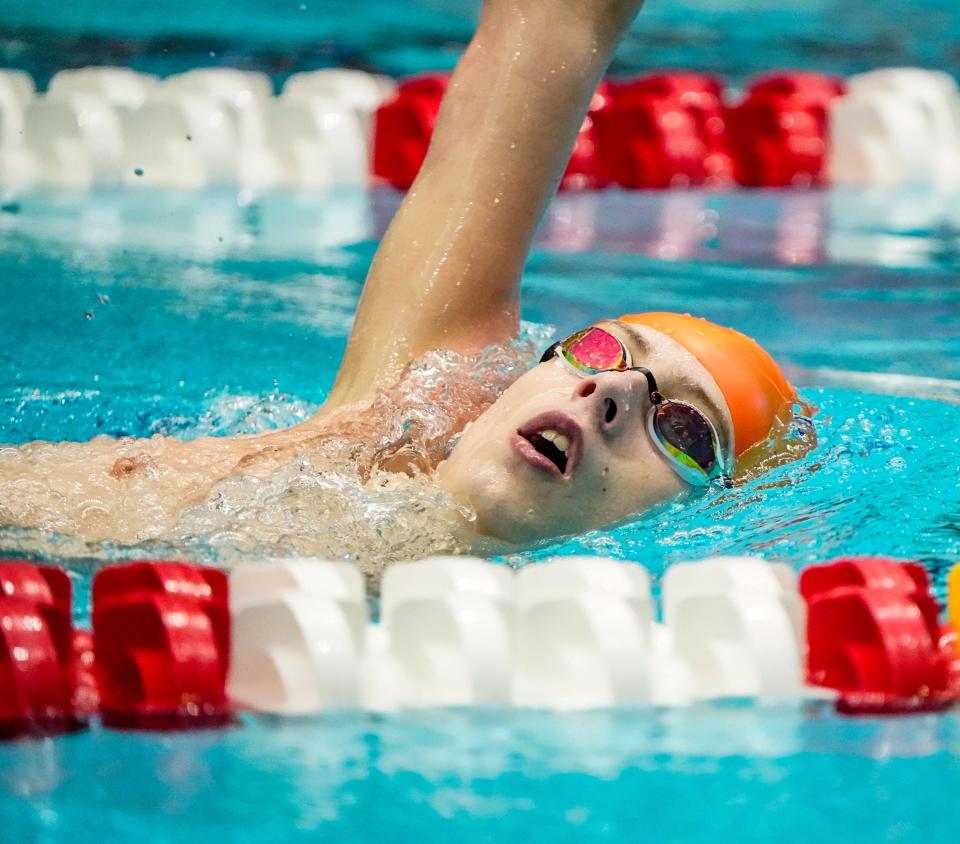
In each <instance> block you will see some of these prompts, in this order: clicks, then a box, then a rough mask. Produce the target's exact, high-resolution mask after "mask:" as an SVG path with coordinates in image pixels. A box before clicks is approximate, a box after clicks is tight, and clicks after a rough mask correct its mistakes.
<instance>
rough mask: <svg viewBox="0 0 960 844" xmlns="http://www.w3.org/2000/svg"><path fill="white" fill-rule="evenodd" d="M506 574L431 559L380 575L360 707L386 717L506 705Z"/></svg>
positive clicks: (509, 643)
mask: <svg viewBox="0 0 960 844" xmlns="http://www.w3.org/2000/svg"><path fill="white" fill-rule="evenodd" d="M513 590H514V581H513V572H512V570H511V569H509V568H507V567H506V566H503V565H497V564H494V563H488V562H485V561H483V560H479V559H474V558H470V557H432V558H428V559H426V560H421V561H419V562H415V563H400V564H396V565H393V566H391V567H390V568H388V569H387V570H386V572H385V573H384V576H383V581H382V585H381V598H380V625H379V628H380V630H379V633H380V637H381V638H380V640H379V643H378V644H379V648H373V649H371V653H370V658H369V660H368V663H367V665H366V667H365V673H366V677H367V679H368V683H369V686H368V690H367V693H366V700H367V705H368V707H369V708H372V709H379V710H390V709H400V708H417V707H425V706H460V705H483V704H507V703H509V701H510V681H511V676H512V662H513V651H514V642H513V640H514V599H513Z"/></svg>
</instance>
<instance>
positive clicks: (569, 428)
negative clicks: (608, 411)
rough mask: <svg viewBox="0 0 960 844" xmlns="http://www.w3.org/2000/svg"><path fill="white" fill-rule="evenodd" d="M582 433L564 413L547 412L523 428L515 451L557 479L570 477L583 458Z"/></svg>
mask: <svg viewBox="0 0 960 844" xmlns="http://www.w3.org/2000/svg"><path fill="white" fill-rule="evenodd" d="M582 444H583V433H582V431H581V430H580V426H579V425H577V423H576V422H574V421H573V419H571V418H570V417H569V416H567V415H566V414H563V413H556V412H552V413H545V414H542V415H540V416H538V417H536V418H535V419H532V420H531V421H530V422H528V423H527V424H526V425H524V426H523V427H522V428H520V429H519V430H518V431H517V433H516V436H515V437H514V440H513V445H514V448H515V449H516V451H517V452H518V453H519V454H520V456H521V457H523V459H524V460H526V461H527V463H529V464H530V465H531V466H534V467H536V468H537V469H542V470H543V471H545V472H548V473H549V474H551V475H553V476H554V477H558V478H569V477H571V476H572V474H573V470H574V467H575V466H576V464H577V460H578V459H579V457H580V451H581V449H582Z"/></svg>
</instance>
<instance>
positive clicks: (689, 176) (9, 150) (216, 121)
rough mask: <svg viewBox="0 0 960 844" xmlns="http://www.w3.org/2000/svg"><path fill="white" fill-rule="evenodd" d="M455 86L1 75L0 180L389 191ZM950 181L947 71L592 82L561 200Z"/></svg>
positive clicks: (954, 143) (206, 76)
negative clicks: (385, 187) (46, 80)
mask: <svg viewBox="0 0 960 844" xmlns="http://www.w3.org/2000/svg"><path fill="white" fill-rule="evenodd" d="M447 80H448V77H447V76H446V75H440V74H425V75H421V76H417V77H413V78H411V79H408V80H405V81H403V82H401V83H400V84H399V86H398V84H397V83H396V82H394V81H393V80H390V79H387V78H386V77H381V76H374V75H371V74H367V73H363V72H361V71H354V70H345V69H339V70H336V69H334V70H320V71H314V72H311V73H300V74H295V75H294V76H291V77H290V78H289V79H288V80H287V82H286V83H285V85H284V86H283V90H282V91H281V93H280V95H279V96H274V94H273V86H272V83H271V81H270V79H269V78H268V77H267V76H266V75H265V74H262V73H257V72H253V71H241V70H235V69H231V68H208V69H198V70H192V71H188V72H186V73H181V74H177V75H174V76H170V77H167V78H166V79H159V78H157V77H154V76H150V75H146V74H140V73H136V72H134V71H132V70H128V69H125V68H109V67H89V68H83V69H80V70H69V71H61V72H60V73H58V74H56V75H55V76H54V77H53V79H52V80H51V82H50V85H49V88H48V90H47V91H46V92H45V93H43V94H39V95H38V94H37V93H36V91H35V88H34V84H33V80H32V79H31V78H30V77H29V76H28V75H27V74H25V73H23V72H21V71H14V70H0V187H2V188H4V189H6V190H8V191H10V190H26V189H29V188H32V187H54V188H60V187H65V188H73V189H78V188H79V189H82V188H88V187H92V186H95V185H117V184H123V185H128V186H131V187H136V186H147V185H154V186H163V187H173V188H203V187H208V186H215V185H232V186H237V187H239V188H241V189H244V190H252V191H257V190H266V189H270V188H306V189H326V188H331V187H336V186H340V185H354V186H364V185H367V184H369V183H371V182H383V183H387V184H390V185H393V186H394V187H397V188H400V189H406V188H408V187H409V186H410V184H411V183H412V182H413V179H414V178H415V176H416V174H417V171H418V170H419V168H420V165H421V164H422V163H423V159H424V156H425V154H426V150H427V146H428V145H429V143H430V137H431V134H432V132H433V127H434V124H435V123H436V120H437V115H438V113H439V110H440V101H441V99H442V97H443V94H444V92H445V91H446V86H447ZM613 184H615V185H619V186H621V187H624V188H628V189H641V188H682V187H690V186H705V187H728V186H732V185H736V184H739V185H744V186H749V187H798V188H804V187H809V186H812V185H826V184H853V185H884V186H898V185H910V184H928V185H929V184H934V185H938V186H945V185H946V186H949V185H954V186H955V185H958V184H960V93H958V88H957V83H956V80H954V79H953V77H951V76H949V75H948V74H945V73H940V72H937V71H929V70H921V69H917V68H888V69H884V70H877V71H872V72H869V73H863V74H859V75H856V76H853V77H850V78H849V79H846V80H840V79H837V78H834V77H830V76H826V75H823V74H818V73H812V72H807V71H794V72H777V73H771V74H768V75H765V76H761V77H758V78H756V79H754V80H752V81H750V82H749V83H748V85H747V88H746V90H745V91H744V92H742V93H737V92H732V91H729V90H726V89H725V85H724V82H723V80H722V79H720V78H719V77H716V76H711V75H708V74H702V73H695V72H674V71H671V72H663V73H655V74H650V75H646V76H642V77H639V78H636V79H632V80H629V81H626V82H624V81H614V80H607V81H604V82H603V83H601V85H600V87H599V88H598V89H597V92H596V94H595V95H594V97H593V100H592V102H591V105H590V111H589V113H588V115H587V117H586V119H585V120H584V122H583V126H582V127H581V130H580V134H579V136H578V138H577V141H576V144H575V146H574V150H573V154H572V156H571V159H570V162H569V165H568V167H567V170H566V172H565V174H564V177H563V181H562V183H561V189H569V190H576V189H581V190H582V189H593V188H602V187H605V186H607V185H613Z"/></svg>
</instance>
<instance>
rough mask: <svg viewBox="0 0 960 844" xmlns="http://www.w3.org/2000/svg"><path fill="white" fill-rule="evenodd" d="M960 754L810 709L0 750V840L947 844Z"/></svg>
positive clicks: (478, 721) (91, 740)
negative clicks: (826, 834) (815, 837)
mask: <svg viewBox="0 0 960 844" xmlns="http://www.w3.org/2000/svg"><path fill="white" fill-rule="evenodd" d="M958 739H960V724H958V721H957V718H956V717H955V716H951V715H948V716H933V715H923V716H916V717H911V718H898V719H887V720H884V719H871V718H864V719H854V720H851V719H843V718H840V717H838V716H836V715H834V714H833V713H832V712H831V711H830V710H829V708H828V707H825V706H822V705H813V706H806V707H792V706H791V707H764V708H758V707H755V706H753V705H740V704H737V703H735V702H731V703H728V704H724V705H713V706H707V705H703V706H697V707H694V708H692V709H680V710H664V711H660V710H650V709H627V710H618V711H612V712H609V711H608V712H588V713H578V714H576V715H557V714H550V713H540V712H532V711H530V712H528V711H523V710H513V711H510V710H496V709H495V710H484V709H477V710H472V711H458V710H434V711H425V712H422V713H408V714H404V715H402V716H390V717H386V718H383V717H373V716H365V715H357V714H342V715H328V716H325V717H322V718H314V719H303V720H296V719H294V720H290V719H287V720H279V721H277V720H272V719H256V718H246V719H244V723H243V726H241V727H240V728H237V729H231V730H226V731H222V732H201V733H193V734H186V735H177V734H171V735H158V734H136V733H126V734H124V733H111V732H105V731H101V730H93V731H91V732H88V733H85V734H78V735H75V736H72V737H69V738H65V739H60V740H55V741H49V740H47V741H37V742H21V743H17V744H8V745H2V746H0V790H2V791H4V792H6V793H7V794H10V795H16V796H17V798H18V799H17V800H16V801H15V802H13V801H9V800H7V801H0V812H2V813H3V815H4V817H3V818H2V820H3V821H4V822H5V823H4V831H5V835H7V836H9V837H10V838H11V840H37V839H43V840H46V839H49V840H73V839H74V838H77V839H78V840H79V837H80V830H83V835H84V836H87V838H86V840H91V839H101V838H102V839H103V840H107V838H109V839H110V840H120V839H123V840H130V839H132V838H138V839H149V840H155V839H157V838H164V839H166V837H167V836H170V837H171V838H176V837H179V833H178V832H177V831H178V830H180V831H182V830H183V829H185V828H188V829H189V830H190V835H191V837H193V838H198V839H199V838H201V837H204V836H211V835H212V836H215V837H220V836H222V835H223V834H224V830H226V829H231V830H233V832H232V833H231V834H230V840H244V841H245V840H250V841H263V840H285V841H287V840H299V839H300V838H308V837H309V836H310V834H311V833H312V834H313V835H314V836H315V835H316V834H317V833H326V835H327V836H329V837H331V838H334V839H338V840H339V839H342V840H378V841H382V840H409V838H408V836H409V835H411V834H413V833H414V830H416V834H417V835H418V836H420V837H429V836H430V834H431V833H432V832H433V831H434V830H435V831H436V832H437V833H438V834H441V830H442V834H444V835H446V836H448V837H453V838H455V839H456V840H469V841H473V840H477V841H480V840H490V835H491V834H492V833H493V832H494V830H496V832H497V835H496V838H497V840H505V841H515V840H516V841H520V840H529V831H530V829H536V830H537V833H538V836H543V840H566V839H569V838H570V837H571V836H574V837H580V836H582V835H584V834H586V833H594V834H602V833H603V832H604V831H606V835H607V837H612V838H613V839H614V840H623V838H624V837H625V836H627V837H629V830H630V829H634V830H636V829H637V828H639V827H638V826H637V824H640V825H642V828H643V829H644V830H645V832H646V833H647V834H648V835H649V837H650V838H651V839H652V840H668V839H669V838H670V837H671V836H676V835H678V834H679V832H680V831H684V832H685V833H686V834H685V835H684V840H701V838H704V839H705V837H706V836H707V835H708V833H709V835H710V840H716V836H717V835H721V836H722V837H721V840H726V836H727V835H733V836H734V837H735V838H736V840H756V841H760V840H769V836H770V835H771V834H773V831H774V830H776V829H779V830H784V829H794V830H796V829H799V830H803V829H807V828H809V829H810V831H811V832H812V831H813V830H815V829H816V828H818V825H820V824H822V823H823V822H824V813H826V814H827V815H828V816H829V817H830V822H831V825H832V826H833V827H836V828H841V827H842V828H844V829H845V839H846V840H849V841H851V842H868V841H871V842H872V841H877V840H887V839H888V837H889V836H891V835H892V834H893V835H895V833H896V832H897V831H898V830H902V831H903V832H904V833H905V834H906V837H907V839H908V840H909V839H916V838H918V837H919V835H920V834H921V833H923V834H924V835H925V838H924V840H927V841H934V842H941V841H942V842H944V844H946V842H947V841H949V840H952V839H951V837H950V836H952V835H954V834H955V829H954V828H953V827H952V823H953V818H952V815H951V813H950V812H947V811H944V806H943V804H942V803H940V804H939V805H938V801H942V800H943V799H944V793H943V789H944V786H945V785H946V784H947V783H949V782H950V781H951V780H952V781H956V777H957V775H958V774H960V741H958ZM877 763H879V764H877ZM693 797H695V799H696V804H697V813H696V816H697V817H696V818H694V817H691V814H690V800H691V799H692V798H693ZM737 806H742V807H748V811H746V812H737V811H731V810H734V809H735V807H737ZM698 818H699V819H698ZM493 824H495V826H492V825H493ZM441 825H443V826H442V827H441ZM735 833H739V834H735ZM314 840H315V839H314Z"/></svg>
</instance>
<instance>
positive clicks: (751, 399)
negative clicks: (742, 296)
mask: <svg viewBox="0 0 960 844" xmlns="http://www.w3.org/2000/svg"><path fill="white" fill-rule="evenodd" d="M620 319H621V320H622V321H623V322H627V323H631V322H632V323H636V324H638V325H646V326H649V327H650V328H654V329H656V330H657V331H662V332H663V333H664V334H666V335H667V336H668V337H670V339H671V340H675V341H676V342H678V343H679V344H680V345H681V346H683V347H684V348H685V349H686V350H687V351H689V352H690V353H691V354H692V355H693V356H694V357H695V358H696V359H697V360H698V361H700V363H702V364H703V366H704V368H705V369H706V370H707V372H709V373H710V374H711V375H712V376H713V380H714V381H716V382H717V386H718V387H719V388H720V392H721V393H723V397H724V399H726V402H727V407H728V408H730V416H731V417H732V418H733V432H734V453H735V455H736V456H737V457H739V456H740V455H741V454H743V453H744V452H745V451H746V450H747V449H748V448H750V446H752V445H756V444H757V443H758V442H762V441H763V440H765V439H766V438H767V437H768V436H769V434H770V431H771V430H772V428H773V426H774V425H775V424H776V423H777V421H778V420H785V419H787V418H789V415H790V413H792V409H793V403H794V402H795V401H797V393H796V391H795V390H794V389H793V387H792V386H790V382H788V381H787V379H786V378H785V377H784V374H783V372H781V370H780V367H779V366H777V364H776V362H775V361H774V359H773V358H772V357H770V355H768V354H767V353H766V352H765V351H764V350H763V349H762V348H761V347H760V344H759V343H757V341H756V340H751V339H750V338H749V337H747V335H746V334H741V333H740V332H739V331H734V330H733V329H732V328H724V327H723V326H722V325H716V324H715V323H712V322H709V321H708V320H705V319H701V318H700V317H694V316H690V314H672V313H665V312H662V313H645V314H624V315H623V316H622V317H620Z"/></svg>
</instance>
